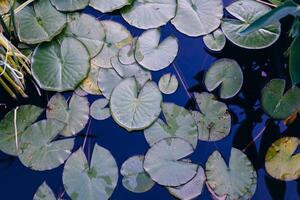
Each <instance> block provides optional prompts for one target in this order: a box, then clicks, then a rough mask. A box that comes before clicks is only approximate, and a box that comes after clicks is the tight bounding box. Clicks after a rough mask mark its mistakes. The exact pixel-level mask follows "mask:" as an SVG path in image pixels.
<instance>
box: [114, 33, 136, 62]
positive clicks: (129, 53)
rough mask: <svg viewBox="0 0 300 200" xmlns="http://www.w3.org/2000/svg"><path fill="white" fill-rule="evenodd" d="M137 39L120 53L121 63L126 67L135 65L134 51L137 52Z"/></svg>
mask: <svg viewBox="0 0 300 200" xmlns="http://www.w3.org/2000/svg"><path fill="white" fill-rule="evenodd" d="M135 44H136V38H134V39H133V40H132V44H130V45H126V46H124V47H123V48H122V49H120V51H119V53H118V58H119V61H120V62H121V63H122V64H124V65H130V64H134V63H135V62H136V61H135V58H134V51H135Z"/></svg>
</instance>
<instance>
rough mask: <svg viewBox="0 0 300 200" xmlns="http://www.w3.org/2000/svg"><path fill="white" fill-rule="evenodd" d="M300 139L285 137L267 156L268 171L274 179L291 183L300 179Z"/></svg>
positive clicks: (276, 143)
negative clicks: (299, 149)
mask: <svg viewBox="0 0 300 200" xmlns="http://www.w3.org/2000/svg"><path fill="white" fill-rule="evenodd" d="M299 146H300V139H299V138H296V137H283V138H281V139H279V140H277V141H275V142H274V143H273V144H272V146H271V147H270V148H269V149H268V151H267V155H266V170H267V172H268V174H270V175H271V176H272V177H274V178H276V179H279V180H282V181H291V180H296V179H298V178H300V154H299V153H296V150H297V148H298V147H299Z"/></svg>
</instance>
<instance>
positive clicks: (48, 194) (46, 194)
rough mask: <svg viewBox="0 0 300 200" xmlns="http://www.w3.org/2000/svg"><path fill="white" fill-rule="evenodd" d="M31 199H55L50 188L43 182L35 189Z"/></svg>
mask: <svg viewBox="0 0 300 200" xmlns="http://www.w3.org/2000/svg"><path fill="white" fill-rule="evenodd" d="M33 200H56V198H55V196H54V193H53V191H52V189H51V188H50V187H49V186H48V185H47V183H46V182H44V183H43V184H42V185H40V187H39V188H38V189H37V191H36V193H35V194H34V197H33Z"/></svg>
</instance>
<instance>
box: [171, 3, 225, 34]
mask: <svg viewBox="0 0 300 200" xmlns="http://www.w3.org/2000/svg"><path fill="white" fill-rule="evenodd" d="M222 17H223V2H222V1H221V0H209V1H206V0H179V1H178V5H177V12H176V16H175V18H174V19H172V21H171V22H172V24H173V25H174V26H175V27H176V29H177V30H179V31H180V32H182V33H184V34H186V35H188V36H192V37H195V36H201V35H206V34H208V33H210V32H212V31H213V30H215V29H217V28H218V27H219V26H220V24H221V19H222Z"/></svg>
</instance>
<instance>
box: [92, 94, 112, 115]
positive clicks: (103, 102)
mask: <svg viewBox="0 0 300 200" xmlns="http://www.w3.org/2000/svg"><path fill="white" fill-rule="evenodd" d="M108 103H109V102H108V100H107V99H98V100H96V101H94V103H93V104H92V105H91V108H90V110H91V116H92V117H93V118H94V119H96V120H105V119H107V118H109V117H110V115H111V114H110V110H109V108H106V106H107V105H108Z"/></svg>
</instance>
